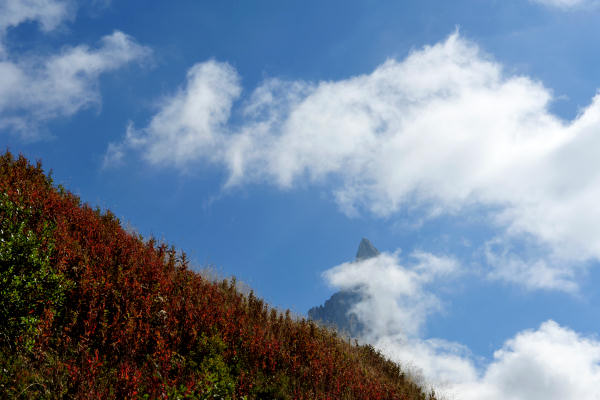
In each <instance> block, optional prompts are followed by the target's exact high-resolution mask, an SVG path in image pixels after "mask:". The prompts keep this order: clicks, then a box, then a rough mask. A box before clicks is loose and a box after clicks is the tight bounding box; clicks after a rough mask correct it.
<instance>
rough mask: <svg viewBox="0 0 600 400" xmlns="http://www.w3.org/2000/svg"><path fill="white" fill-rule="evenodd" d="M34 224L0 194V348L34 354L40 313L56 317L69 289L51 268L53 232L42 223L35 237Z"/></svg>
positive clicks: (28, 213)
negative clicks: (50, 313)
mask: <svg viewBox="0 0 600 400" xmlns="http://www.w3.org/2000/svg"><path fill="white" fill-rule="evenodd" d="M34 221H35V215H34V212H33V210H32V209H29V208H24V207H19V206H17V205H16V204H15V203H14V202H12V201H10V200H9V198H8V196H7V195H6V194H5V193H0V320H1V321H3V323H2V324H0V345H2V346H8V347H9V348H11V349H13V350H16V349H14V348H13V347H14V346H15V345H17V344H21V345H23V346H24V349H25V350H31V349H32V348H33V345H34V343H35V339H36V337H37V335H38V333H39V332H38V325H39V322H40V319H41V317H42V315H43V313H44V311H50V312H52V313H53V314H54V315H56V314H58V313H60V310H62V309H63V305H64V302H65V299H66V293H67V291H68V290H69V289H70V288H71V287H72V283H71V282H69V281H68V280H67V279H66V277H65V276H64V275H63V274H61V273H58V272H57V271H55V270H54V269H53V268H52V266H51V263H50V256H51V254H52V251H53V249H54V246H53V243H52V241H51V237H52V236H51V234H52V226H50V224H48V223H47V222H44V225H43V226H42V227H41V229H40V231H41V232H40V233H38V234H36V233H34V231H33V230H32V226H31V225H32V222H34Z"/></svg>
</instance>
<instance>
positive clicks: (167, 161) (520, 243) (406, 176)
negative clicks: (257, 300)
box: [0, 0, 600, 400]
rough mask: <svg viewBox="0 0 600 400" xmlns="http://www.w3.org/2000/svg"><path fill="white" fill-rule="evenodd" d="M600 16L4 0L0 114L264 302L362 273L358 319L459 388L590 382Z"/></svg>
mask: <svg viewBox="0 0 600 400" xmlns="http://www.w3.org/2000/svg"><path fill="white" fill-rule="evenodd" d="M599 16H600V5H599V4H598V3H597V2H595V1H586V0H536V1H533V0H505V1H499V0H472V1H455V2H446V1H404V2H392V1H378V2H375V1H363V2H354V1H330V2H307V1H304V2H278V1H264V2H256V3H251V2H241V1H239V2H228V1H221V2H218V3H209V2H197V1H178V2H172V3H169V4H168V5H167V4H166V3H164V2H156V1H143V2H142V1H129V2H119V1H106V0H104V1H102V0H97V1H92V2H85V3H84V2H81V3H77V2H75V1H70V0H20V1H17V0H0V137H1V138H2V143H3V145H4V146H5V147H7V148H9V149H10V150H11V151H12V152H14V153H19V152H20V153H23V154H25V155H26V156H28V157H29V158H30V159H41V160H43V163H44V165H45V167H46V168H52V169H53V176H54V178H55V180H56V182H58V183H62V184H63V185H65V186H66V187H67V188H69V189H70V190H72V191H73V192H75V193H76V194H78V195H80V196H81V197H82V199H84V200H85V201H87V202H89V203H90V204H92V205H98V206H100V207H102V208H109V209H111V210H112V211H113V212H114V213H116V214H117V215H118V216H119V217H120V219H121V220H122V221H123V222H124V224H126V225H127V226H129V227H131V228H132V229H135V230H136V231H138V232H140V233H141V234H143V235H144V236H145V237H149V236H154V237H157V238H161V239H165V240H166V241H168V242H169V243H171V244H174V245H175V246H176V247H178V248H180V249H183V250H184V251H186V252H187V253H188V254H189V255H190V256H191V258H192V260H193V261H194V264H195V265H197V266H198V267H201V266H204V265H207V264H210V265H214V266H215V267H216V268H217V269H218V270H219V271H220V272H221V273H222V274H223V275H235V276H237V277H238V278H239V279H241V280H243V281H245V282H247V283H248V284H250V286H252V287H253V288H254V289H255V290H256V291H257V292H258V293H259V294H260V295H261V296H263V297H264V298H266V299H267V300H268V301H269V302H270V303H271V304H273V305H275V306H278V307H281V308H291V309H292V310H294V311H295V312H297V313H299V314H304V313H305V312H306V311H307V310H308V308H310V307H312V306H315V305H318V304H321V303H322V302H323V301H324V300H325V299H327V298H328V297H329V296H330V295H331V293H333V292H334V291H336V290H338V289H340V288H346V287H353V286H354V285H357V284H361V285H363V287H364V290H365V291H366V294H368V296H366V298H367V300H365V302H363V303H361V304H360V305H359V306H358V308H357V310H356V311H357V312H358V313H359V315H360V316H361V318H363V319H364V321H365V322H366V323H368V324H369V325H370V326H371V330H370V332H369V334H368V335H366V337H365V338H363V340H365V341H369V342H371V343H374V344H375V345H376V346H378V347H379V348H381V349H383V350H384V351H385V352H386V353H387V354H388V355H389V356H390V357H393V358H395V359H398V360H400V361H402V362H405V363H409V364H410V365H413V366H414V369H415V370H416V371H421V372H420V373H422V374H423V375H424V376H425V377H426V379H427V380H428V381H429V382H431V383H433V384H435V385H436V387H438V388H440V389H441V390H443V391H445V392H446V393H448V395H449V396H455V397H454V398H460V399H475V398H477V399H490V400H494V399H500V398H511V399H538V398H540V399H541V398H544V399H567V398H590V399H591V398H596V397H598V396H600V394H599V392H598V388H597V384H595V382H597V381H598V379H600V372H599V370H600V364H599V363H600V341H599V339H598V336H597V334H598V332H599V331H600V322H598V321H599V319H598V318H597V316H598V311H599V310H600V295H598V291H597V290H596V287H597V286H598V284H600V269H599V268H598V265H599V260H600V228H598V227H599V226H600V213H598V211H596V210H597V206H596V203H597V201H596V199H598V198H600V197H599V196H600V168H599V165H598V162H597V159H598V155H597V154H598V153H597V152H598V150H597V149H598V148H600V147H599V146H598V145H600V98H596V97H595V96H596V93H597V90H598V88H599V87H600V73H599V72H598V71H599V68H598V67H599V66H600V51H599V50H600V44H599V42H598V41H597V40H595V38H596V37H598V34H600V28H599V27H598V24H597V20H598V17H599ZM362 237H367V238H369V239H370V240H371V241H372V242H373V243H374V244H375V246H377V247H378V248H379V250H381V251H382V253H383V254H382V256H381V257H379V258H377V259H375V260H370V261H368V262H363V263H348V261H351V260H352V259H353V256H354V254H355V252H356V247H357V245H358V243H359V241H360V239H361V238H362ZM565 366H568V367H565ZM523 371H527V373H523Z"/></svg>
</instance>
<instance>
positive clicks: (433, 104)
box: [105, 33, 600, 291]
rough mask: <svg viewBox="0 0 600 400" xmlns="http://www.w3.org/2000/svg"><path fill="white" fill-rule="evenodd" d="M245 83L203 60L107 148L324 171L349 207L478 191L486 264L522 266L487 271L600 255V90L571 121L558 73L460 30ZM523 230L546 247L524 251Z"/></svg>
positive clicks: (565, 266) (541, 282) (246, 176)
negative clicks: (550, 77)
mask: <svg viewBox="0 0 600 400" xmlns="http://www.w3.org/2000/svg"><path fill="white" fill-rule="evenodd" d="M241 91H242V88H241V85H240V81H239V77H238V75H237V73H236V71H235V70H234V69H233V68H232V67H231V66H230V65H228V64H226V63H219V62H216V61H208V62H206V63H200V64H197V65H195V66H194V67H193V68H191V69H190V71H189V72H188V76H187V81H186V83H185V84H184V85H183V86H182V87H181V88H180V89H179V90H178V91H177V92H176V93H174V94H173V95H171V96H169V97H167V98H165V99H164V100H163V103H162V107H161V108H160V109H159V110H158V112H157V113H156V114H155V115H154V117H153V118H152V119H151V122H150V123H149V124H148V126H146V127H142V128H135V127H133V125H131V126H130V127H129V129H128V130H127V134H126V136H125V138H124V139H123V141H121V142H119V143H111V144H110V146H109V149H108V151H107V154H106V157H105V164H106V165H110V164H112V163H113V162H115V161H117V160H119V159H122V157H123V155H124V154H126V153H127V152H130V151H136V152H138V153H139V154H140V155H141V157H142V158H143V159H144V160H146V161H147V162H148V163H150V164H153V165H160V166H174V167H176V168H179V169H182V170H189V169H192V168H193V167H194V166H195V165H198V162H210V163H214V164H215V165H221V166H224V167H225V168H226V169H227V170H228V171H229V178H228V180H227V182H226V185H225V186H226V187H233V186H236V185H241V184H245V183H249V182H266V183H269V184H273V185H276V186H278V187H281V188H289V187H293V186H294V185H296V184H298V183H302V182H315V183H327V184H331V185H333V189H332V193H333V196H334V197H335V199H336V200H337V202H338V204H339V205H340V207H341V209H342V210H343V211H344V212H346V213H348V214H352V213H356V212H359V211H360V210H368V211H369V212H372V213H374V214H376V215H380V216H389V215H392V214H393V213H395V212H397V211H399V210H401V209H405V208H413V207H414V208H421V209H423V210H425V212H426V214H428V215H440V214H453V215H458V214H460V213H461V212H464V211H465V210H468V209H469V207H472V206H476V207H483V208H485V209H488V210H489V212H488V216H489V218H490V220H491V221H492V223H493V224H494V225H495V226H496V227H498V229H500V232H501V233H500V234H499V236H498V237H497V238H491V242H490V245H489V246H488V248H487V252H486V254H487V257H488V260H489V264H490V265H491V266H494V265H501V264H503V262H502V261H503V260H510V261H511V262H510V265H511V268H512V272H511V273H510V274H509V273H506V272H505V271H496V273H492V274H491V275H490V276H493V277H497V278H501V279H508V280H513V281H515V282H521V283H523V282H524V283H525V284H526V286H528V287H530V288H545V289H558V290H565V291H573V290H576V284H575V283H574V281H575V279H576V277H577V274H578V273H579V271H581V269H582V268H583V267H585V265H586V263H587V262H589V261H597V260H598V259H600V209H598V207H596V199H598V198H600V175H599V174H600V169H598V168H597V161H596V160H597V155H596V150H595V149H597V148H598V147H599V145H600V135H598V133H597V132H598V131H599V130H600V96H596V97H595V98H594V99H593V100H592V102H591V104H590V105H589V106H588V107H587V108H585V109H583V110H581V113H580V114H579V115H578V116H577V117H576V118H575V119H574V120H572V121H563V120H561V119H559V118H558V117H556V116H555V115H553V114H552V113H551V112H550V111H549V110H548V106H549V103H550V102H551V100H552V93H551V91H550V90H549V89H547V88H545V87H544V86H543V85H542V84H541V83H540V82H537V81H535V80H533V79H531V78H529V77H526V76H512V75H509V74H506V73H505V72H503V70H502V66H501V65H500V64H499V63H497V62H495V61H494V60H492V59H491V58H490V57H489V56H488V55H486V54H484V53H483V52H482V51H481V50H480V49H479V48H478V47H477V46H476V45H475V44H473V43H472V42H469V41H467V40H465V39H463V38H462V37H461V36H460V35H459V34H458V33H455V34H453V35H451V36H449V37H448V38H447V39H446V40H445V41H443V42H440V43H438V44H436V45H433V46H426V47H424V48H423V49H421V50H418V51H414V52H412V53H411V54H410V55H408V57H406V58H405V59H404V60H402V61H396V60H388V61H386V62H385V63H384V64H382V65H380V66H379V67H377V68H376V69H375V70H374V71H373V72H372V73H370V74H365V75H360V76H355V77H352V78H348V79H344V80H339V81H328V82H319V83H311V82H304V81H281V80H278V79H269V80H267V81H265V82H264V83H263V84H261V85H260V86H259V87H257V88H256V89H255V90H254V91H253V92H252V93H251V94H249V96H247V97H246V98H245V99H244V100H243V101H242V102H240V107H239V109H237V108H235V109H234V108H233V106H234V104H235V102H236V100H237V99H239V97H240V94H241ZM232 113H235V116H236V123H233V122H232V120H231V118H230V115H232ZM238 120H239V121H241V122H238ZM515 241H518V242H520V243H521V242H525V241H528V242H529V243H530V245H531V248H539V249H540V252H538V253H539V254H544V256H543V257H540V256H539V254H534V255H530V256H528V257H525V256H524V255H523V254H520V253H519V252H518V251H514V250H513V249H512V247H511V246H512V243H514V242H515ZM494 261H496V262H494ZM532 268H533V270H532ZM532 271H537V272H536V273H533V272H532Z"/></svg>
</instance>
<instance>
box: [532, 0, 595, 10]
mask: <svg viewBox="0 0 600 400" xmlns="http://www.w3.org/2000/svg"><path fill="white" fill-rule="evenodd" d="M529 1H531V2H532V3H538V4H542V5H545V6H548V7H557V8H562V9H574V8H578V7H582V6H586V5H590V4H594V3H596V1H594V0H529Z"/></svg>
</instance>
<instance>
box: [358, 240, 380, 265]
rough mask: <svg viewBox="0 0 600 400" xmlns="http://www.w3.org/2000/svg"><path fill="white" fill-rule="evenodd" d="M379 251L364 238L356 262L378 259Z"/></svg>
mask: <svg viewBox="0 0 600 400" xmlns="http://www.w3.org/2000/svg"><path fill="white" fill-rule="evenodd" d="M378 255H379V250H377V249H376V248H375V246H373V244H372V243H371V242H369V239H365V238H362V240H361V241H360V244H359V245H358V251H357V252H356V261H362V260H367V259H369V258H373V257H377V256H378Z"/></svg>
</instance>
